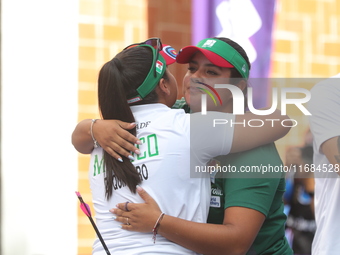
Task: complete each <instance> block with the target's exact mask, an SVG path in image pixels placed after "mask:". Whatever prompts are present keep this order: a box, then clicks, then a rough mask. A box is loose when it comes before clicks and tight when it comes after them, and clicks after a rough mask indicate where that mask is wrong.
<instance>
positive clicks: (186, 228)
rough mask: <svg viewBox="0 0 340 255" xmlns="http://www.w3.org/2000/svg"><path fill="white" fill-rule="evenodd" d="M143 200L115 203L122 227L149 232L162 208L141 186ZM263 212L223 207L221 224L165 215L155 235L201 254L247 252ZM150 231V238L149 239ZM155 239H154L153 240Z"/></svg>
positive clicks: (262, 217)
mask: <svg viewBox="0 0 340 255" xmlns="http://www.w3.org/2000/svg"><path fill="white" fill-rule="evenodd" d="M137 191H138V193H139V195H140V196H141V197H142V198H143V199H144V200H145V203H144V204H134V203H129V204H128V210H129V211H128V212H127V211H124V209H125V203H122V204H118V208H119V209H112V210H111V212H113V213H115V214H116V216H117V217H116V220H117V221H120V222H122V223H126V218H127V217H128V218H129V223H130V224H131V225H126V224H123V225H122V228H123V229H126V230H131V231H138V232H152V229H153V227H154V224H155V222H156V221H157V219H158V217H159V215H160V214H161V210H160V209H159V207H158V205H157V203H156V202H155V201H154V200H153V199H152V198H151V197H150V196H149V195H148V194H147V192H146V191H144V190H143V189H141V188H138V189H137ZM264 219H265V215H264V214H262V213H260V212H258V211H256V210H253V209H248V208H244V207H229V208H227V209H226V210H225V213H224V221H223V224H222V225H220V224H206V223H197V222H192V221H187V220H183V219H180V218H176V217H172V216H169V215H164V217H163V219H162V221H161V222H160V226H159V229H158V234H160V235H162V236H164V237H165V238H167V239H169V240H171V241H173V242H175V243H177V244H179V245H181V246H184V247H186V248H188V249H190V250H193V251H195V252H198V253H202V254H207V255H208V254H219V255H220V254H229V255H230V254H235V255H239V254H246V252H247V251H248V250H249V248H250V246H251V245H252V243H253V241H254V239H255V237H256V235H257V233H258V232H259V230H260V228H261V226H262V224H263V222H264ZM151 235H152V234H151V233H150V238H151ZM156 242H157V240H156Z"/></svg>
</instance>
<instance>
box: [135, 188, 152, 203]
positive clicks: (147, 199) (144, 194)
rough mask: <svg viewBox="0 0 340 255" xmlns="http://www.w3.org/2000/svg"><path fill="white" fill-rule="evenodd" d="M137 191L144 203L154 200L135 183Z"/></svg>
mask: <svg viewBox="0 0 340 255" xmlns="http://www.w3.org/2000/svg"><path fill="white" fill-rule="evenodd" d="M137 192H138V194H139V196H140V197H141V198H142V199H143V200H144V201H145V202H146V203H151V202H154V199H153V198H152V197H151V196H150V195H149V194H148V193H147V192H146V191H145V190H144V189H143V188H142V187H141V186H139V185H137Z"/></svg>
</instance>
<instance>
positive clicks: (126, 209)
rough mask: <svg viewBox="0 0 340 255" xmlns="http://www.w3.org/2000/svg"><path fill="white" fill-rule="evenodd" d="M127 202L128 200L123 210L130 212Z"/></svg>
mask: <svg viewBox="0 0 340 255" xmlns="http://www.w3.org/2000/svg"><path fill="white" fill-rule="evenodd" d="M128 203H130V202H129V201H127V202H126V203H125V208H124V209H125V211H127V212H130V210H129V209H128Z"/></svg>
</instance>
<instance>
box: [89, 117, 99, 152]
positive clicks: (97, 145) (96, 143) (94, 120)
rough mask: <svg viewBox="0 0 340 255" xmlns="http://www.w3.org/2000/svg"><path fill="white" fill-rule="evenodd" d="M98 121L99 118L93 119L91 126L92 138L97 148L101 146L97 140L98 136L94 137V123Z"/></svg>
mask: <svg viewBox="0 0 340 255" xmlns="http://www.w3.org/2000/svg"><path fill="white" fill-rule="evenodd" d="M96 121H97V119H92V122H91V128H90V133H91V137H92V140H93V146H94V147H95V148H97V147H99V144H98V142H97V140H96V138H94V136H93V124H94V123H95V122H96Z"/></svg>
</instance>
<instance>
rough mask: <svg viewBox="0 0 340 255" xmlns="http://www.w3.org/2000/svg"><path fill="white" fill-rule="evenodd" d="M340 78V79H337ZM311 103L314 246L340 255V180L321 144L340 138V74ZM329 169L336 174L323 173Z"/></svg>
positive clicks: (320, 252) (318, 88)
mask: <svg viewBox="0 0 340 255" xmlns="http://www.w3.org/2000/svg"><path fill="white" fill-rule="evenodd" d="M334 78H337V79H334ZM311 94H312V95H311V100H310V102H309V104H308V109H309V110H310V112H311V114H312V116H310V118H309V120H310V128H311V131H312V134H313V138H314V141H313V149H314V159H313V161H314V162H313V163H314V165H315V168H317V167H319V169H321V171H315V172H314V176H315V201H314V202H315V221H316V226H317V229H316V233H315V236H314V240H313V245H312V253H313V254H315V255H339V254H340V240H339V230H340V217H339V215H340V178H339V175H338V174H337V173H336V172H335V171H336V170H334V168H331V166H330V163H329V161H328V159H327V157H326V156H325V155H324V154H323V153H322V152H320V147H321V145H322V144H323V143H324V142H325V141H327V140H328V139H330V138H332V137H336V136H339V135H340V74H339V75H337V76H334V77H332V78H330V79H327V80H325V81H322V82H320V83H318V84H316V85H315V86H314V87H313V89H312V90H311ZM323 167H327V168H328V169H330V170H329V171H332V172H323V171H322V169H323Z"/></svg>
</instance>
